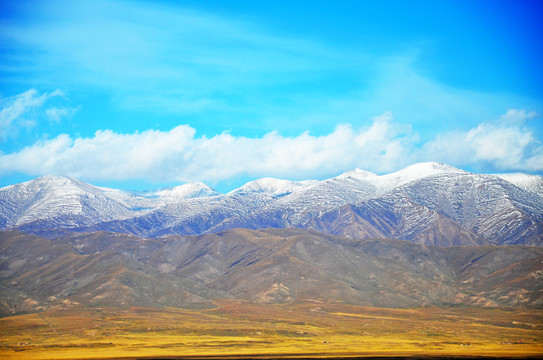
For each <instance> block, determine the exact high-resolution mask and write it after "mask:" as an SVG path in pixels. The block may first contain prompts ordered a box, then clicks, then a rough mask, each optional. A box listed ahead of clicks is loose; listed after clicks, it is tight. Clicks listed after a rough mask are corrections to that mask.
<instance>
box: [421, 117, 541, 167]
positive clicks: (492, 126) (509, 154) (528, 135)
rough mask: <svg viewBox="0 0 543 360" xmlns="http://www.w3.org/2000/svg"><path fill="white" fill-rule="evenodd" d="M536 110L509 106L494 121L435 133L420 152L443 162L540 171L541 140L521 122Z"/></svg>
mask: <svg viewBox="0 0 543 360" xmlns="http://www.w3.org/2000/svg"><path fill="white" fill-rule="evenodd" d="M536 116H537V114H536V113H535V112H527V111H525V110H509V111H508V112H507V113H506V114H505V115H503V116H502V117H500V118H499V119H498V121H495V122H483V123H481V124H479V125H478V126H477V127H475V128H472V129H470V130H468V131H454V132H448V133H444V134H440V135H438V136H437V137H436V138H435V139H433V140H432V141H429V142H428V143H426V144H425V145H424V146H423V148H422V149H421V151H420V152H421V153H422V154H424V156H426V157H431V158H434V159H439V160H440V161H443V162H448V163H451V164H458V165H463V166H472V167H475V168H483V167H485V166H487V167H488V165H490V166H491V167H492V168H495V169H499V170H523V171H543V161H541V160H543V144H542V143H541V141H540V140H539V139H538V138H537V137H536V136H535V135H534V132H533V131H532V129H531V128H529V127H526V126H523V125H522V124H523V122H524V121H525V120H527V119H531V118H534V117H536Z"/></svg>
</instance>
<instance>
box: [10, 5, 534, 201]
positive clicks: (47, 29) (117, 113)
mask: <svg viewBox="0 0 543 360" xmlns="http://www.w3.org/2000/svg"><path fill="white" fill-rule="evenodd" d="M0 6H1V9H0V186H5V185H8V184H11V183H16V182H20V181H24V180H28V179H31V178H34V177H37V176H40V175H46V174H58V175H68V176H74V177H78V178H80V179H82V180H85V181H88V182H91V183H93V184H97V185H102V186H112V187H121V188H127V189H144V188H156V187H161V186H170V185H175V184H179V183H185V182H191V181H204V182H206V183H207V184H209V185H212V186H214V187H216V188H217V189H219V190H222V191H227V190H230V189H232V188H233V187H236V186H239V185H240V184H241V183H243V182H245V181H248V180H251V179H255V178H259V177H265V176H271V177H278V178H287V179H307V178H314V179H322V178H326V177H330V176H334V175H337V174H339V173H341V172H343V171H346V170H350V169H353V168H355V167H358V168H362V169H365V170H369V171H373V172H376V173H386V172H391V171H395V170H399V169H401V168H403V167H405V166H407V165H409V164H411V163H414V162H420V161H441V162H445V163H448V164H450V165H453V166H457V167H460V168H463V169H466V170H470V171H476V172H483V173H492V172H516V171H522V172H527V173H536V174H541V173H543V123H542V121H543V119H542V117H541V114H542V113H543V106H542V105H543V70H542V66H541V64H543V55H542V54H543V40H542V34H543V28H542V25H541V21H540V19H541V18H542V15H543V2H542V1H375V2H370V1H336V2H331V1H268V2H264V1H218V0H217V1H205V2H201V1H172V2H168V1H162V2H160V1H154V2H151V1H148V2H146V1H115V2H113V1H100V0H98V1H92V2H89V1H47V2H43V1H24V0H23V1H3V2H2V3H1V4H0Z"/></svg>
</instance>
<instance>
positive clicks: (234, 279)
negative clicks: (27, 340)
mask: <svg viewBox="0 0 543 360" xmlns="http://www.w3.org/2000/svg"><path fill="white" fill-rule="evenodd" d="M542 264H543V248H541V247H531V246H524V245H522V246H496V245H480V246H460V247H459V246H451V247H434V246H425V245H419V244H414V243H412V242H409V241H405V240H394V239H366V240H360V239H352V238H346V237H339V236H333V235H327V234H324V233H319V232H316V231H312V230H305V229H274V228H268V229H261V230H249V229H230V230H226V231H222V232H219V233H214V234H203V235H197V236H178V235H168V236H165V237H160V238H147V239H146V238H140V237H136V236H134V235H129V234H119V233H108V232H94V233H71V234H65V235H64V236H61V237H58V238H57V239H55V240H47V239H44V238H41V237H38V236H35V235H32V234H24V233H20V232H17V231H8V232H0V291H1V292H2V297H1V298H0V316H6V315H11V314H17V313H25V312H34V311H40V310H44V309H47V308H50V307H55V306H66V304H73V305H74V306H75V305H83V306H85V307H89V306H92V307H96V306H98V307H103V306H108V307H111V306H114V307H118V306H145V307H164V306H175V307H185V308H190V307H196V308H201V307H213V306H214V301H215V300H216V299H238V300H244V301H249V302H253V303H272V304H277V303H299V302H304V301H316V300H318V301H325V302H341V303H345V304H352V305H363V306H377V307H399V308H409V307H420V306H423V307H427V306H439V307H443V306H475V307H503V306H517V307H531V308H534V307H535V308H538V307H540V306H541V305H543V297H542V294H541V291H540V290H541V288H542V286H543V270H542Z"/></svg>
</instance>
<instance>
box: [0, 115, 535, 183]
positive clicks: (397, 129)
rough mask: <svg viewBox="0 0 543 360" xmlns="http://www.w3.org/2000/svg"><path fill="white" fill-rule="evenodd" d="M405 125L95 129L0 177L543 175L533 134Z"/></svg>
mask: <svg viewBox="0 0 543 360" xmlns="http://www.w3.org/2000/svg"><path fill="white" fill-rule="evenodd" d="M418 142H419V139H418V136H417V134H416V133H415V132H413V130H412V129H411V128H410V127H408V126H403V125H401V124H398V123H396V122H395V121H394V120H393V118H392V114H390V113H385V114H383V115H380V116H377V117H375V118H373V120H372V121H371V123H370V124H368V125H367V126H362V127H360V128H355V127H353V126H352V125H348V124H347V125H339V126H337V127H336V128H335V129H334V130H333V131H332V132H330V133H329V134H326V135H322V136H314V135H311V134H310V133H309V132H304V133H301V134H299V135H297V136H292V137H287V136H283V135H281V134H279V133H277V132H270V133H267V134H266V135H264V136H262V137H255V138H249V137H243V136H239V137H237V136H233V135H231V134H230V133H222V134H219V135H216V136H213V137H209V138H208V137H206V136H200V137H199V136H196V131H195V129H194V128H192V127H190V126H188V125H180V126H177V127H175V128H174V129H172V130H170V131H158V130H147V131H143V132H136V133H132V134H120V133H116V132H113V131H111V130H102V131H97V132H96V133H95V134H94V136H93V137H89V138H75V139H73V138H71V137H70V136H68V135H66V134H63V135H59V136H57V137H56V138H54V139H51V140H47V141H42V142H38V143H36V144H34V145H32V146H28V147H26V148H24V149H22V150H21V151H19V152H15V153H11V154H4V155H0V176H1V175H5V174H9V173H24V174H29V175H44V174H63V175H70V176H74V177H78V178H83V179H88V180H135V179H141V180H147V181H153V182H172V181H179V182H189V181H208V182H218V181H223V180H228V179H232V178H235V177H239V176H249V177H254V178H257V177H263V176H274V177H280V178H289V179H303V178H322V177H324V176H329V175H334V174H338V173H339V172H341V171H345V170H348V169H353V168H355V167H358V168H363V169H367V170H370V171H374V172H378V173H384V172H390V171H394V170H398V169H400V168H402V167H404V166H406V165H409V164H411V163H413V162H417V161H442V162H446V163H449V164H451V165H454V166H458V167H471V168H481V169H484V168H485V167H486V168H488V166H490V167H492V168H494V169H502V170H527V171H541V170H543V161H541V160H543V146H542V144H541V142H540V141H539V140H538V139H537V138H536V137H535V136H534V134H533V133H532V131H531V130H530V129H529V128H526V127H521V126H518V125H515V126H513V125H503V124H500V123H499V122H498V124H492V123H490V122H485V123H481V124H479V125H478V126H477V127H474V128H472V129H470V130H467V131H456V132H449V133H444V134H440V135H438V136H437V137H435V138H434V139H432V140H431V141H428V142H426V143H425V144H422V145H420V144H419V143H418Z"/></svg>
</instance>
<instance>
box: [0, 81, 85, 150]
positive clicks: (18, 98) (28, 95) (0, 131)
mask: <svg viewBox="0 0 543 360" xmlns="http://www.w3.org/2000/svg"><path fill="white" fill-rule="evenodd" d="M58 97H64V93H63V92H62V91H60V90H58V89H57V90H55V91H52V92H49V93H47V92H45V93H42V94H40V93H39V92H38V91H37V90H36V89H30V90H28V91H25V92H24V93H21V94H18V95H15V96H11V97H7V98H0V106H1V107H2V110H0V140H1V139H5V138H6V137H9V136H16V134H17V133H18V131H19V129H21V128H30V127H33V126H35V125H36V122H37V121H38V120H39V119H40V118H42V117H43V116H42V115H43V114H42V113H43V112H45V113H46V116H47V117H48V118H49V119H50V120H54V121H56V122H59V121H60V120H61V119H62V118H64V117H68V116H71V115H73V114H74V113H75V111H77V110H76V109H75V108H67V107H56V106H53V107H49V108H47V109H44V107H46V106H47V105H46V104H47V103H48V102H50V100H51V99H53V98H58Z"/></svg>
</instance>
